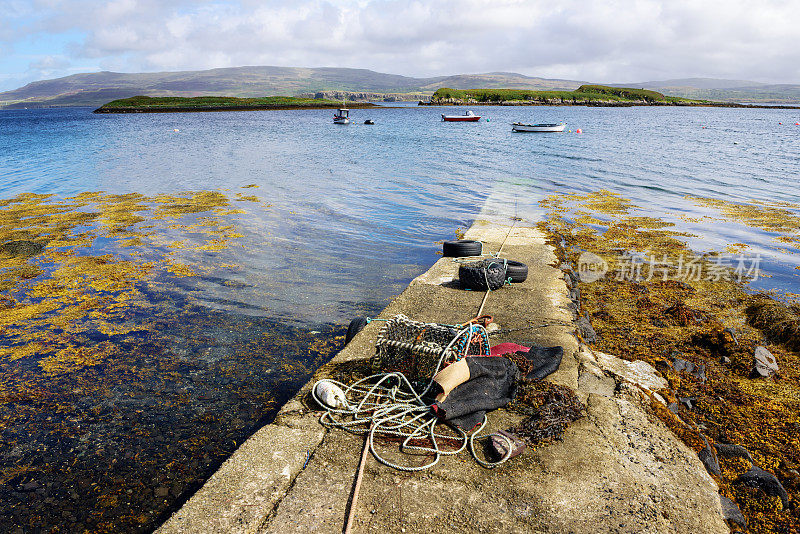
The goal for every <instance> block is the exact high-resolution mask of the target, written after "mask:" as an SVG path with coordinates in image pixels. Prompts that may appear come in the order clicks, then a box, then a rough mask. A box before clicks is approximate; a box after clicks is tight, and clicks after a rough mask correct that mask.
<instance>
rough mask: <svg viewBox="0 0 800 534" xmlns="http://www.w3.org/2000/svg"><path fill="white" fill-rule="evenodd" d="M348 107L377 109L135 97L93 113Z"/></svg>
mask: <svg viewBox="0 0 800 534" xmlns="http://www.w3.org/2000/svg"><path fill="white" fill-rule="evenodd" d="M341 107H349V108H352V109H364V108H373V107H377V106H376V105H375V104H371V103H355V102H351V103H349V104H347V105H346V106H344V105H343V104H342V102H336V101H334V100H322V99H316V98H297V97H291V96H268V97H263V98H237V97H232V96H199V97H192V98H186V97H150V96H134V97H131V98H122V99H119V100H112V101H111V102H108V103H106V104H103V105H102V106H100V107H99V108H97V109H96V110H94V113H175V112H189V111H249V110H262V109H278V110H281V109H338V108H341Z"/></svg>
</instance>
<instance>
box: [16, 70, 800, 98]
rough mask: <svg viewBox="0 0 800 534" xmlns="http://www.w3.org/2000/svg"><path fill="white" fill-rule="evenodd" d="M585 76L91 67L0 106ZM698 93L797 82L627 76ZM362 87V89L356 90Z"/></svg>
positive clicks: (786, 93) (739, 93)
mask: <svg viewBox="0 0 800 534" xmlns="http://www.w3.org/2000/svg"><path fill="white" fill-rule="evenodd" d="M583 84H584V82H580V81H574V80H558V79H548V78H537V77H532V76H524V75H522V74H517V73H514V72H489V73H484V74H457V75H453V76H436V77H431V78H413V77H409V76H400V75H397V74H386V73H381V72H375V71H371V70H367V69H341V68H332V67H324V68H296V67H233V68H225V69H211V70H201V71H182V72H147V73H135V74H131V73H121V72H94V73H87V74H74V75H72V76H66V77H64V78H56V79H53V80H42V81H38V82H33V83H29V84H28V85H26V86H24V87H20V88H19V89H15V90H13V91H6V92H4V93H0V107H6V108H21V107H50V106H93V107H98V106H101V105H103V104H105V103H106V102H110V101H111V100H117V99H121V98H130V97H132V96H139V95H144V96H158V97H168V96H178V97H197V96H233V97H240V98H259V97H265V96H274V95H282V96H308V95H310V94H311V95H313V94H317V93H324V96H325V97H330V98H341V97H346V98H347V99H348V100H359V98H360V99H362V100H363V99H375V98H380V97H381V95H385V96H386V99H387V100H416V99H419V98H420V96H421V95H422V96H430V95H432V94H433V93H434V91H436V90H437V89H439V88H441V87H448V88H451V89H476V88H480V89H513V90H539V91H574V90H575V89H577V88H578V87H580V86H581V85H583ZM607 85H612V86H615V87H636V88H641V89H649V90H653V91H657V92H659V93H663V94H665V95H667V96H676V97H682V98H690V99H697V100H715V101H724V102H761V103H766V102H770V103H785V104H796V103H799V102H800V85H790V84H783V85H770V84H763V83H759V82H752V81H747V80H721V79H715V78H685V79H676V80H661V81H650V82H639V83H626V84H616V83H614V84H607ZM359 93H360V95H359Z"/></svg>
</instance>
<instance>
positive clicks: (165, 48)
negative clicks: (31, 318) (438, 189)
mask: <svg viewBox="0 0 800 534" xmlns="http://www.w3.org/2000/svg"><path fill="white" fill-rule="evenodd" d="M798 35H800V1H797V0H762V1H759V2H745V1H741V0H728V1H717V0H704V1H697V0H693V1H684V0H671V1H663V0H626V1H606V2H587V1H578V0H560V1H558V2H553V1H552V0H547V1H539V0H490V1H487V0H427V1H418V0H410V1H409V0H402V1H401V0H356V1H349V0H329V1H319V0H295V1H287V0H278V1H271V0H267V1H255V0H240V1H236V2H228V1H214V0H208V1H193V2H192V1H183V0H160V1H158V0H111V1H107V2H97V1H90V0H3V8H2V9H0V91H2V90H8V89H13V88H16V87H19V86H21V85H24V84H26V83H28V82H30V81H34V80H39V79H47V78H55V77H59V76H67V75H70V74H75V73H79V72H92V71H98V70H112V71H120V72H148V71H162V70H194V69H206V68H214V67H231V66H242V65H279V66H297V67H321V66H334V67H356V68H368V69H373V70H377V71H381V72H390V73H395V74H405V75H409V76H431V75H446V74H458V73H476V72H492V71H512V72H519V73H522V74H527V75H531V76H543V77H551V78H569V79H576V80H583V81H596V82H636V81H647V80H659V79H669V78H683V77H717V78H732V79H749V80H756V81H763V82H773V83H800V47H798V46H797V44H796V41H797V36H798Z"/></svg>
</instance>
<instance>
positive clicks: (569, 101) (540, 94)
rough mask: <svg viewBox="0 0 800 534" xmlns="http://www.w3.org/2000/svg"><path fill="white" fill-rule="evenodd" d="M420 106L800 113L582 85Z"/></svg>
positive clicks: (448, 96) (450, 96)
mask: <svg viewBox="0 0 800 534" xmlns="http://www.w3.org/2000/svg"><path fill="white" fill-rule="evenodd" d="M419 105H420V106H464V105H469V106H481V105H483V106H598V107H627V106H708V107H725V108H769V109H800V106H767V105H761V104H737V103H733V102H715V101H712V100H692V99H689V98H682V97H677V96H666V95H664V94H662V93H659V92H658V91H650V90H647V89H634V88H631V87H610V86H607V85H581V86H580V87H578V88H577V89H575V90H574V91H533V90H521V89H450V88H447V87H443V88H441V89H438V90H436V92H435V93H433V96H432V97H431V100H430V102H423V101H420V102H419Z"/></svg>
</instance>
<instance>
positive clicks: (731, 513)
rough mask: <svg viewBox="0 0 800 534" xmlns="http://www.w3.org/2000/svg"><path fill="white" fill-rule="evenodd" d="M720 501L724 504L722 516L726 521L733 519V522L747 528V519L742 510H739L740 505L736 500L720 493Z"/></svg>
mask: <svg viewBox="0 0 800 534" xmlns="http://www.w3.org/2000/svg"><path fill="white" fill-rule="evenodd" d="M719 503H720V505H721V506H722V517H723V518H724V519H725V520H726V521H732V522H733V523H736V524H737V525H739V526H740V527H742V528H747V521H746V520H745V518H744V515H743V514H742V511H741V510H739V507H738V506H737V505H736V503H735V502H733V501H732V500H730V499H729V498H727V497H725V496H724V495H720V496H719Z"/></svg>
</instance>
